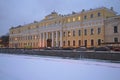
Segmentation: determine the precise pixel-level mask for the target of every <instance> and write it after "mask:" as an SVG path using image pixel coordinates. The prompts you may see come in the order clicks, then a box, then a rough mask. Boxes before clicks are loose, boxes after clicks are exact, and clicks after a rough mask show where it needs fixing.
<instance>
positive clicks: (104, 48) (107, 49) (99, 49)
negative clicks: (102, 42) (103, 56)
mask: <svg viewBox="0 0 120 80" xmlns="http://www.w3.org/2000/svg"><path fill="white" fill-rule="evenodd" d="M95 51H110V49H109V48H108V47H98V48H95Z"/></svg>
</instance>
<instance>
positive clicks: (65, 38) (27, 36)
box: [9, 7, 120, 48]
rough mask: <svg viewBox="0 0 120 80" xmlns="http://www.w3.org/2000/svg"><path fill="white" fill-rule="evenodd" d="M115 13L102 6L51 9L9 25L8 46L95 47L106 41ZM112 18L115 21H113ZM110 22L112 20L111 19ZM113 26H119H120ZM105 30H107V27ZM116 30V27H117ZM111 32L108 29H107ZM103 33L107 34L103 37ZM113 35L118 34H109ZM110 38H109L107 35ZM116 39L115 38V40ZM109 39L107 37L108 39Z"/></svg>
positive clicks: (119, 27)
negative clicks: (78, 9)
mask: <svg viewBox="0 0 120 80" xmlns="http://www.w3.org/2000/svg"><path fill="white" fill-rule="evenodd" d="M115 16H117V15H116V12H114V11H113V8H111V9H108V8H105V7H101V8H97V9H90V10H87V11H86V10H82V11H81V12H78V13H76V12H72V14H68V15H60V14H58V13H57V12H55V11H53V12H52V13H51V14H49V15H47V16H45V18H44V19H43V20H41V21H40V22H37V21H35V22H34V23H31V24H27V25H23V26H18V27H13V28H11V29H10V40H9V47H10V48H43V47H64V48H65V47H74V48H76V47H80V46H86V47H98V46H103V44H104V43H107V42H109V41H108V39H107V38H108V35H109V34H108V33H107V32H109V31H110V30H113V28H110V30H109V29H107V28H108V27H106V26H108V24H107V23H106V21H109V19H110V18H113V17H115ZM113 22H116V21H113ZM111 24H114V23H111ZM115 26H117V28H118V29H120V26H118V25H115ZM108 30H109V31H108ZM118 32H119V33H120V31H119V30H118ZM111 34H112V32H111ZM106 36H107V37H106ZM112 36H113V37H114V38H117V39H119V38H120V37H119V36H117V37H115V35H113V34H112ZM110 39H113V38H110ZM118 41H119V40H118ZM110 42H111V41H110Z"/></svg>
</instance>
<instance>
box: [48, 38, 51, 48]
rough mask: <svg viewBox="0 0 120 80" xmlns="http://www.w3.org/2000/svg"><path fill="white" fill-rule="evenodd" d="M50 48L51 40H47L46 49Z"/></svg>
mask: <svg viewBox="0 0 120 80" xmlns="http://www.w3.org/2000/svg"><path fill="white" fill-rule="evenodd" d="M51 46H52V39H47V47H51Z"/></svg>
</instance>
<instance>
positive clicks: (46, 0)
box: [0, 0, 120, 36]
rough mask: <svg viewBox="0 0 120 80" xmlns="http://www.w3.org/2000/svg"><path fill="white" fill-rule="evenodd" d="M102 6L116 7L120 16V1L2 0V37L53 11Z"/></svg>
mask: <svg viewBox="0 0 120 80" xmlns="http://www.w3.org/2000/svg"><path fill="white" fill-rule="evenodd" d="M102 6H104V7H107V8H110V7H114V10H115V11H116V12H117V13H118V14H120V0H0V36H1V35H4V34H6V33H8V32H9V28H11V27H12V26H14V27H15V26H18V25H24V24H28V23H32V22H33V21H34V20H36V21H40V20H41V19H43V18H44V17H45V16H46V15H48V14H50V13H51V12H52V11H53V10H55V11H56V12H58V13H59V14H69V13H71V12H72V11H75V12H80V11H81V10H82V9H85V10H89V9H90V8H98V7H102Z"/></svg>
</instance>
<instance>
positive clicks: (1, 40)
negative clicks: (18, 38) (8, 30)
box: [0, 34, 9, 47]
mask: <svg viewBox="0 0 120 80" xmlns="http://www.w3.org/2000/svg"><path fill="white" fill-rule="evenodd" d="M0 44H1V45H3V46H4V47H8V46H9V34H6V35H2V36H1V37H0Z"/></svg>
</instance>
